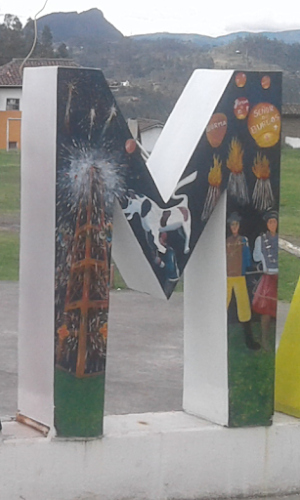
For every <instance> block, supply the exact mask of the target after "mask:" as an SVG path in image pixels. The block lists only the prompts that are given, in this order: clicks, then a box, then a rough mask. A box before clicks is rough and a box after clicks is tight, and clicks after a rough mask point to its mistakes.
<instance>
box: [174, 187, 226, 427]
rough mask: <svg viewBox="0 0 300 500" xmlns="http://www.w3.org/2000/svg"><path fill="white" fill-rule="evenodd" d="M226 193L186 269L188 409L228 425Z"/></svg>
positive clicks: (185, 399)
mask: <svg viewBox="0 0 300 500" xmlns="http://www.w3.org/2000/svg"><path fill="white" fill-rule="evenodd" d="M225 244H226V193H224V194H223V195H222V197H221V198H220V200H219V203H218V205H217V207H216V208H215V210H214V212H213V214H212V216H211V218H210V219H209V222H208V223H207V225H206V227H205V229H204V231H203V233H202V235H201V237H200V239H199V240H198V243H197V245H196V247H195V249H194V251H193V254H192V256H191V258H190V260H189V262H188V264H187V266H186V269H185V273H184V383H183V408H184V410H186V411H187V412H189V413H192V414H194V415H198V416H200V417H203V418H206V419H208V420H211V421H212V422H217V423H219V424H223V425H227V424H228V412H229V402H228V359H227V353H228V347H227V310H226V293H227V287H226V247H225Z"/></svg>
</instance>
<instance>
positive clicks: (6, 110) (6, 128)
mask: <svg viewBox="0 0 300 500" xmlns="http://www.w3.org/2000/svg"><path fill="white" fill-rule="evenodd" d="M22 63H23V59H13V60H12V61H11V62H9V63H7V64H5V65H4V66H0V149H6V150H7V151H10V150H12V149H20V147H21V116H22V74H21V67H22ZM38 66H67V67H70V66H71V67H77V66H78V64H76V63H75V62H74V61H72V60H69V59H29V60H28V61H27V62H26V64H25V67H26V68H28V67H31V68H36V67H38Z"/></svg>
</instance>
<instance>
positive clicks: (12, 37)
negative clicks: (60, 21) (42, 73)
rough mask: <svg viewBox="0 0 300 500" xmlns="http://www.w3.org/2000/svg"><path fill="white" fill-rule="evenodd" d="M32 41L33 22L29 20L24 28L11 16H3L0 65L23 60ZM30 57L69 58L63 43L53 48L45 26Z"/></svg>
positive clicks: (0, 35)
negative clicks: (14, 60)
mask: <svg viewBox="0 0 300 500" xmlns="http://www.w3.org/2000/svg"><path fill="white" fill-rule="evenodd" d="M33 41H34V21H33V20H32V19H31V18H29V19H28V20H27V23H26V24H25V26H23V25H22V23H21V21H20V19H19V18H18V17H17V16H15V15H13V14H5V16H4V20H3V23H2V24H0V65H3V64H6V63H8V62H9V61H11V60H12V59H14V58H19V57H20V58H25V57H26V56H27V54H28V53H29V51H30V50H31V48H32V45H33ZM32 57H36V58H39V57H49V58H52V57H56V58H66V57H69V52H68V49H67V47H66V44H65V43H61V44H60V45H59V46H58V47H56V48H55V47H54V46H53V36H52V33H51V30H50V28H49V26H47V25H45V26H44V28H43V31H42V32H41V34H40V35H39V36H38V39H37V42H36V45H35V49H34V51H33V53H32Z"/></svg>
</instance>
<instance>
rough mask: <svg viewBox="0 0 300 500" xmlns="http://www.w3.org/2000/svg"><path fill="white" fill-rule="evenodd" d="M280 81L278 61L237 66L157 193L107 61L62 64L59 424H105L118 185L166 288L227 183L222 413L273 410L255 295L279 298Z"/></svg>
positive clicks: (74, 428) (269, 353)
mask: <svg viewBox="0 0 300 500" xmlns="http://www.w3.org/2000/svg"><path fill="white" fill-rule="evenodd" d="M280 82H281V80H280V75H279V74H276V73H269V74H267V75H266V74H262V73H256V72H253V73H247V75H246V74H244V73H238V72H237V73H233V76H232V77H231V80H230V81H229V84H228V85H227V87H226V88H225V90H224V93H223V95H222V96H221V98H220V100H219V102H218V103H217V104H216V107H215V110H214V113H213V114H212V116H211V118H210V120H209V122H208V123H207V127H206V131H205V133H204V134H203V135H202V137H201V138H200V140H199V142H198V144H197V146H196V148H195V150H194V151H193V154H192V155H191V157H190V160H189V161H188V164H187V165H186V168H185V169H184V172H183V174H182V176H181V179H180V180H179V182H178V184H177V186H176V187H175V189H174V192H173V194H172V195H171V197H170V199H169V200H168V201H167V202H166V203H165V202H164V201H163V200H162V197H161V195H160V194H159V191H158V188H157V187H156V185H155V183H154V182H153V179H152V177H151V175H150V173H149V171H148V169H147V167H146V165H145V162H144V160H143V158H142V155H141V153H140V150H139V148H138V146H137V144H136V143H135V142H134V141H133V140H132V138H131V135H130V133H129V130H128V128H127V125H126V123H125V120H124V118H123V117H122V115H121V113H120V111H119V108H118V106H117V104H116V102H115V100H114V98H113V96H112V94H111V93H110V91H109V88H108V86H107V83H106V82H105V79H104V77H103V75H102V73H101V72H100V71H98V70H80V69H76V70H75V71H74V70H71V69H60V70H59V73H58V109H57V111H58V115H57V116H58V118H57V120H58V123H57V131H58V132H57V172H56V180H57V190H56V273H55V287H56V297H55V304H56V309H55V338H56V344H55V364H56V371H55V407H56V409H55V415H56V416H55V419H56V428H57V431H58V434H61V435H76V436H81V435H82V436H89V435H90V436H93V435H99V434H101V432H102V416H103V407H104V379H105V360H106V347H107V323H108V304H109V285H110V259H111V243H112V232H113V219H112V217H113V203H114V200H115V198H117V199H118V200H119V203H120V205H121V207H122V210H123V216H124V218H126V219H127V221H128V224H129V225H130V227H131V230H132V232H133V234H134V235H135V237H136V238H137V241H138V243H139V245H140V248H141V250H142V252H143V255H144V256H145V258H146V259H147V260H148V262H149V264H150V266H151V268H152V270H153V272H154V274H155V276H156V278H157V280H158V282H159V283H160V285H161V287H162V289H163V291H164V293H165V295H166V296H167V297H168V298H169V297H170V296H171V294H172V292H173V290H174V288H175V286H176V284H177V282H178V280H179V277H180V275H181V274H182V272H183V270H184V268H185V265H186V264H187V262H188V260H189V258H190V256H191V254H192V252H193V249H194V248H195V245H196V244H197V241H198V239H199V237H200V236H201V234H202V232H203V230H204V228H205V225H206V224H207V222H208V220H209V218H210V216H211V214H212V212H213V210H214V208H215V206H216V205H217V203H218V200H219V198H220V196H221V193H222V192H223V191H224V190H226V189H227V194H228V196H227V235H226V238H227V240H226V249H227V264H228V266H227V268H228V270H227V283H228V287H227V290H228V293H227V307H228V360H229V407H230V412H229V413H230V421H229V425H232V426H240V425H268V424H269V423H270V419H271V416H272V412H273V403H272V401H273V393H272V381H273V371H272V370H273V357H274V328H275V321H274V315H275V312H274V308H273V309H272V312H270V310H269V309H267V310H265V311H263V310H262V309H261V302H262V294H263V293H265V292H266V290H267V294H268V290H269V289H270V287H271V286H272V294H273V295H272V300H273V301H274V302H275V301H276V286H277V285H276V279H277V274H276V272H275V269H276V268H277V263H276V262H275V261H276V259H277V254H276V251H277V232H276V231H277V220H278V216H277V212H278V200H279V158H280V143H279V138H280V125H281V119H280V85H281V83H280ZM170 147H172V145H170ZM170 168H171V166H170ZM270 213H272V214H273V216H272V217H271V219H272V220H273V222H274V219H275V221H276V224H275V225H276V227H275V226H274V225H273V226H272V227H273V229H274V227H275V231H273V229H272V231H271V229H270V228H269V226H268V224H270V222H269V220H270V217H269V215H270ZM274 214H275V215H274ZM270 248H271V249H272V252H271V257H270V255H269V254H270V250H269V249H270ZM124 251H125V250H124ZM271 261H272V262H271ZM271 268H272V273H270V272H269V271H270V269H271ZM270 274H273V276H272V277H271V278H269V275H270ZM266 276H267V277H266ZM224 279H226V276H225V277H224ZM275 309H276V308H275ZM247 371H248V372H247ZM247 373H248V374H249V373H250V376H249V375H248V378H247ZM238 379H239V380H244V384H245V385H244V386H243V387H242V390H241V391H240V392H241V394H242V395H241V394H240V392H239V390H240V387H241V384H238V383H237V380H238ZM248 389H249V390H248ZM261 394H263V399H264V401H262V400H261ZM95 395H97V397H95ZM266 400H267V401H269V402H270V404H269V405H268V403H267V404H266V403H265V401H266ZM249 402H250V403H249ZM260 408H261V410H262V411H260Z"/></svg>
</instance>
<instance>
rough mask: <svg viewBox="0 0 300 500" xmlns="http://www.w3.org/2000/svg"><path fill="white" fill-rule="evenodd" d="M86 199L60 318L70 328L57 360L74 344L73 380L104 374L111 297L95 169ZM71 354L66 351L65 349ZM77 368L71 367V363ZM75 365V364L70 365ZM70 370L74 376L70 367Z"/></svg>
mask: <svg viewBox="0 0 300 500" xmlns="http://www.w3.org/2000/svg"><path fill="white" fill-rule="evenodd" d="M88 176H89V177H88V186H89V187H88V192H87V196H86V197H84V196H82V197H81V199H80V203H79V208H78V212H77V217H76V227H75V234H74V240H73V245H72V249H71V256H70V257H71V267H70V274H69V279H68V283H67V292H66V299H65V307H64V314H65V317H66V321H67V323H68V327H66V326H65V325H63V326H62V327H61V328H59V329H58V336H59V349H58V357H57V362H58V365H60V366H63V363H62V359H63V358H65V357H66V356H68V357H69V358H70V352H69V353H68V348H67V345H68V341H69V343H70V344H72V343H73V347H72V348H71V349H73V351H74V345H75V346H77V349H76V348H75V352H76V350H77V359H76V370H75V373H76V377H78V378H82V377H84V376H85V375H93V374H96V373H99V372H101V371H104V369H105V356H106V336H107V313H108V297H109V251H108V244H107V240H106V229H107V225H106V222H105V216H104V199H103V191H102V182H101V178H99V176H97V178H96V175H95V167H94V166H91V167H90V169H89V172H88ZM69 350H70V349H69ZM74 365H75V363H74ZM74 367H75V366H74ZM69 371H72V372H74V368H73V369H69Z"/></svg>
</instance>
